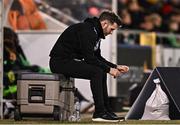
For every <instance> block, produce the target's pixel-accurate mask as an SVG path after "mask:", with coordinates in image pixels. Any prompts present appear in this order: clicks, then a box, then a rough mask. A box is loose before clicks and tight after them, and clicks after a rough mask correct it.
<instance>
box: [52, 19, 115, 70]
mask: <svg viewBox="0 0 180 125" xmlns="http://www.w3.org/2000/svg"><path fill="white" fill-rule="evenodd" d="M101 38H102V39H105V36H104V34H103V29H102V27H101V24H100V21H99V20H98V18H96V17H94V18H87V19H86V20H85V21H84V22H82V23H78V24H74V25H72V26H69V27H68V28H67V29H66V30H65V31H64V32H63V33H62V34H61V36H60V37H59V38H58V40H57V42H56V43H55V45H54V47H53V48H52V50H51V52H50V57H51V58H52V59H53V58H56V59H59V60H62V62H66V61H68V60H71V59H84V61H85V62H87V63H88V64H92V65H96V66H98V67H101V68H102V69H103V70H104V71H106V72H109V71H110V67H113V68H116V65H115V64H112V63H111V62H108V61H106V60H105V59H104V58H103V57H102V56H101V50H100V39H101Z"/></svg>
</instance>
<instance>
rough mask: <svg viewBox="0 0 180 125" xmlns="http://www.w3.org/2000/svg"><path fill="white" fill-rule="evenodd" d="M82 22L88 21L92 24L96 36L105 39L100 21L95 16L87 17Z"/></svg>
mask: <svg viewBox="0 0 180 125" xmlns="http://www.w3.org/2000/svg"><path fill="white" fill-rule="evenodd" d="M84 22H89V23H91V24H93V26H94V27H95V30H96V32H97V34H98V36H99V37H100V38H102V39H105V36H104V33H103V29H102V26H101V23H100V21H99V19H98V18H97V17H93V18H87V19H85V20H84Z"/></svg>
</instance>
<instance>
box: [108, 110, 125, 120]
mask: <svg viewBox="0 0 180 125" xmlns="http://www.w3.org/2000/svg"><path fill="white" fill-rule="evenodd" d="M107 113H109V115H111V117H113V118H114V119H117V120H123V119H124V117H119V116H117V115H116V114H115V113H114V112H111V111H108V112H107Z"/></svg>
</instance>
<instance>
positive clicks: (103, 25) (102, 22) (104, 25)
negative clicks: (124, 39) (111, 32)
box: [101, 20, 108, 28]
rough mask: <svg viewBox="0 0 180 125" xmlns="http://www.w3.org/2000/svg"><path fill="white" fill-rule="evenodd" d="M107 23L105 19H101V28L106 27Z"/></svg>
mask: <svg viewBox="0 0 180 125" xmlns="http://www.w3.org/2000/svg"><path fill="white" fill-rule="evenodd" d="M107 25H108V22H107V20H103V21H101V26H102V28H105V27H107Z"/></svg>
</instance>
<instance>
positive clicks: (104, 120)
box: [92, 118, 119, 122]
mask: <svg viewBox="0 0 180 125" xmlns="http://www.w3.org/2000/svg"><path fill="white" fill-rule="evenodd" d="M92 121H94V122H118V121H119V120H107V119H102V118H93V119H92Z"/></svg>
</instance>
